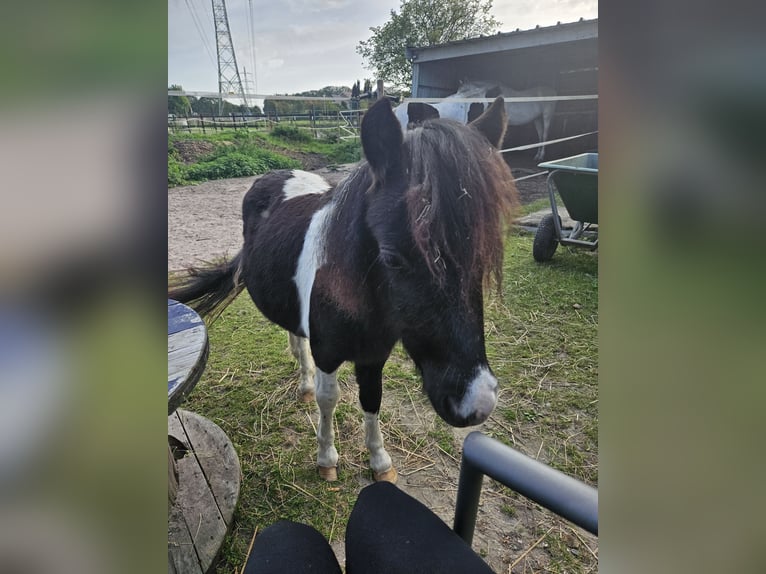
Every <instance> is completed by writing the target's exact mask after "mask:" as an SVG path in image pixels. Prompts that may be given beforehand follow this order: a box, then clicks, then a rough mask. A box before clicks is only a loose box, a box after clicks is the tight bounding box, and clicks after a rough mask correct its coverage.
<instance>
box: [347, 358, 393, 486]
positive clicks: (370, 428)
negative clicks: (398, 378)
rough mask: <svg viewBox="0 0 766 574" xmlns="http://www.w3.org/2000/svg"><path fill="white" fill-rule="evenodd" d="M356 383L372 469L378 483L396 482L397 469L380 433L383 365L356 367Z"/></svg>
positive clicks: (365, 442) (365, 440)
mask: <svg viewBox="0 0 766 574" xmlns="http://www.w3.org/2000/svg"><path fill="white" fill-rule="evenodd" d="M356 382H357V384H358V385H359V402H360V403H361V405H362V410H363V411H364V444H365V446H367V450H369V451H370V467H371V468H372V472H373V476H374V477H375V480H376V481H387V482H396V479H397V477H398V475H397V472H396V469H395V468H394V466H393V464H392V463H391V456H389V454H388V453H387V452H386V449H385V448H384V446H383V435H381V433H380V420H379V418H378V413H379V412H380V400H381V398H382V396H383V365H379V366H372V367H369V366H359V365H356Z"/></svg>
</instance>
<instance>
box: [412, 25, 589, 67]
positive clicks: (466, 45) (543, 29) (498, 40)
mask: <svg viewBox="0 0 766 574" xmlns="http://www.w3.org/2000/svg"><path fill="white" fill-rule="evenodd" d="M594 38H598V18H594V19H591V20H584V19H582V18H581V19H580V20H579V21H577V22H567V23H564V24H562V23H557V24H555V25H553V26H537V27H536V28H531V29H529V30H519V29H518V28H517V29H516V30H514V31H513V32H498V33H497V34H494V35H492V36H480V37H478V38H467V39H465V40H456V41H454V42H447V43H445V44H437V45H434V46H423V47H420V48H418V47H408V48H407V58H408V59H413V58H414V59H415V60H416V61H418V62H421V61H430V60H441V59H444V58H454V57H456V56H461V55H463V56H464V55H470V54H478V53H486V52H496V51H501V50H512V49H519V48H526V47H531V46H540V45H545V44H556V43H561V42H571V41H574V40H585V39H594Z"/></svg>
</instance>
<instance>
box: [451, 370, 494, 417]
mask: <svg viewBox="0 0 766 574" xmlns="http://www.w3.org/2000/svg"><path fill="white" fill-rule="evenodd" d="M496 404H497V379H496V378H495V377H494V376H493V375H492V373H490V372H489V369H487V368H486V367H480V368H479V369H478V371H477V373H476V376H475V377H474V378H473V380H472V381H471V382H470V383H468V387H467V388H466V391H465V395H463V400H462V401H461V402H460V407H459V408H458V411H457V413H458V414H459V415H460V416H462V417H463V418H469V417H471V416H472V415H473V416H475V417H477V418H478V419H479V420H478V421H477V424H478V423H482V422H484V421H485V420H487V418H488V417H489V415H491V414H492V411H493V410H494V408H495V405H496Z"/></svg>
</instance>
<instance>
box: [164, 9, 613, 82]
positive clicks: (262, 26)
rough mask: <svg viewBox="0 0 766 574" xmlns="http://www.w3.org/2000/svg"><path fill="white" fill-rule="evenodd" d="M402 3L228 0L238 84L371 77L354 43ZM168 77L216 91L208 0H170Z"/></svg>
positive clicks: (548, 18) (530, 17)
mask: <svg viewBox="0 0 766 574" xmlns="http://www.w3.org/2000/svg"><path fill="white" fill-rule="evenodd" d="M399 7H400V0H270V1H268V2H267V1H264V0H227V2H226V10H227V13H228V17H229V26H230V28H231V35H232V41H233V43H234V50H235V52H236V57H237V65H238V68H239V71H240V74H241V75H242V81H243V84H244V83H245V79H246V78H247V85H246V86H245V91H246V92H248V93H258V94H293V93H297V92H303V91H307V90H315V89H319V88H322V87H324V86H343V85H345V86H351V84H352V83H353V82H355V81H356V80H357V79H358V80H362V81H363V80H364V78H371V79H373V81H374V79H375V78H374V77H373V72H372V71H370V70H368V69H366V68H365V67H364V62H363V60H362V57H361V56H360V55H359V54H357V53H356V46H357V44H358V43H359V42H360V41H361V40H367V39H369V38H370V36H371V32H370V28H371V27H373V26H381V25H383V24H385V23H386V22H387V21H388V20H389V17H390V12H391V10H396V11H397V12H398V11H399ZM492 13H493V15H494V16H495V19H497V20H499V21H500V22H501V25H500V28H499V30H500V31H501V32H511V31H513V30H515V29H516V28H520V29H522V30H525V29H529V28H534V27H535V26H536V25H538V24H539V25H540V26H550V25H554V24H556V22H559V21H560V22H562V23H566V22H574V21H577V20H579V19H580V18H581V17H582V18H585V19H590V18H596V17H598V2H597V0H495V1H494V2H493V8H492ZM251 14H252V15H253V17H252V19H251V18H250V15H251ZM195 22H196V23H198V24H199V26H197V24H196V23H195ZM250 22H252V32H253V33H252V35H251V26H250ZM251 37H252V38H253V39H254V41H253V42H251ZM203 38H204V40H203ZM254 71H255V73H253V72H254ZM243 72H246V76H245V75H244V74H243ZM171 84H177V85H181V86H182V87H183V88H184V89H185V90H187V91H200V92H202V91H206V92H216V91H218V68H217V63H216V47H215V35H214V27H213V16H212V7H211V2H210V0H168V85H171Z"/></svg>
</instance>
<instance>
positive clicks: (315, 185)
mask: <svg viewBox="0 0 766 574" xmlns="http://www.w3.org/2000/svg"><path fill="white" fill-rule="evenodd" d="M292 173H293V176H292V177H291V178H290V179H288V180H287V181H285V186H284V188H283V190H282V191H283V193H284V199H283V201H287V200H289V199H292V198H294V197H300V196H301V195H309V194H312V193H324V192H325V191H327V190H328V189H330V184H329V183H327V180H325V179H324V178H323V177H321V176H319V175H317V174H315V173H309V172H307V171H301V170H298V169H295V170H293V172H292Z"/></svg>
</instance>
